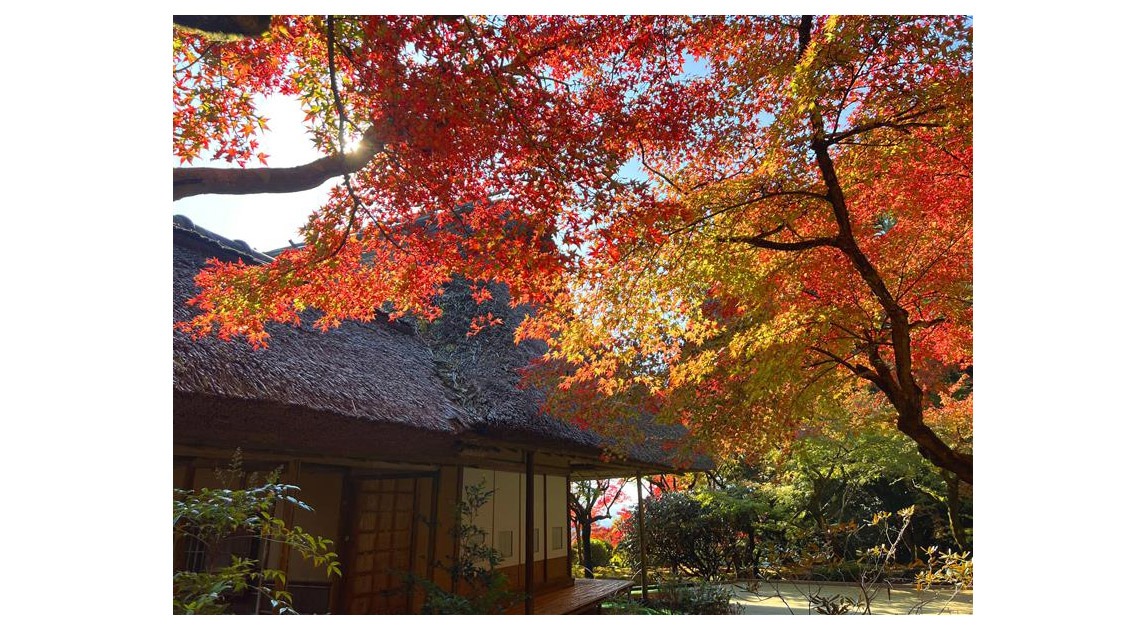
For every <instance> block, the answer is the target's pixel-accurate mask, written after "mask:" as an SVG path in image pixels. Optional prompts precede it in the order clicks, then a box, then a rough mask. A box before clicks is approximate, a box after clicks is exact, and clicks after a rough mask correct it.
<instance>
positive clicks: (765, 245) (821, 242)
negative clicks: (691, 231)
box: [716, 232, 839, 252]
mask: <svg viewBox="0 0 1145 630" xmlns="http://www.w3.org/2000/svg"><path fill="white" fill-rule="evenodd" d="M770 234H774V232H770V233H769V232H761V233H759V234H756V235H755V236H728V237H724V238H717V239H716V240H717V241H719V242H721V243H744V244H747V245H751V246H752V247H758V248H760V249H770V250H774V251H780V252H801V251H804V250H807V249H814V248H816V247H838V246H839V245H838V243H837V241H836V238H835V237H826V236H824V237H820V238H812V239H808V240H805V241H795V242H793V243H784V242H781V241H769V240H767V237H768V236H769V235H770Z"/></svg>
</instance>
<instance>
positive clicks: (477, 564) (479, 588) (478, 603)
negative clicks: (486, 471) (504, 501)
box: [410, 483, 517, 615]
mask: <svg viewBox="0 0 1145 630" xmlns="http://www.w3.org/2000/svg"><path fill="white" fill-rule="evenodd" d="M492 496H493V491H492V490H486V489H485V485H484V483H479V484H476V485H470V486H466V487H465V496H464V497H463V498H462V500H461V501H460V502H458V504H457V506H456V507H455V508H454V526H453V528H451V529H450V532H451V533H452V534H453V535H454V536H456V537H457V540H458V541H459V542H460V551H459V553H458V555H457V558H455V559H454V561H453V564H452V565H441V564H439V565H438V566H439V567H441V568H445V569H446V570H448V571H449V574H450V576H451V577H452V579H453V582H454V583H455V584H457V585H458V586H459V587H460V590H461V593H451V592H449V591H446V590H445V589H443V588H441V587H440V586H438V585H437V584H435V583H434V582H432V581H430V580H426V579H425V578H421V577H418V576H411V578H410V580H411V581H412V582H413V584H414V585H415V586H419V587H421V588H422V589H424V590H425V592H426V597H425V604H424V606H423V607H422V613H425V614H434V615H486V614H492V613H499V612H502V611H504V610H505V609H506V608H508V607H509V606H511V605H512V604H514V603H516V601H517V595H515V594H514V593H513V592H512V591H510V590H509V578H508V577H506V576H505V574H503V573H500V572H498V571H497V565H498V564H500V562H501V560H502V558H501V553H500V552H499V551H497V550H496V549H493V548H492V547H490V546H489V545H487V544H486V543H485V540H486V538H487V536H486V532H485V531H484V530H483V529H481V528H480V527H478V526H477V525H476V520H477V513H478V511H479V510H480V509H481V506H483V505H485V504H486V503H488V502H489V498H490V497H492Z"/></svg>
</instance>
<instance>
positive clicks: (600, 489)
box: [569, 479, 628, 578]
mask: <svg viewBox="0 0 1145 630" xmlns="http://www.w3.org/2000/svg"><path fill="white" fill-rule="evenodd" d="M627 482H628V479H595V480H585V481H573V482H572V492H571V493H570V497H569V513H570V514H571V515H572V521H573V527H574V530H575V531H576V543H577V549H579V550H580V554H581V559H580V561H581V566H583V567H584V576H585V577H586V578H591V577H593V571H592V570H593V567H594V566H596V564H595V559H594V558H593V555H592V551H591V550H592V532H593V524H594V523H597V522H599V521H603V520H605V519H608V518H612V509H613V508H614V507H615V506H616V504H617V502H618V501H622V500H624V498H625V495H624V492H623V489H624V484H626V483H627Z"/></svg>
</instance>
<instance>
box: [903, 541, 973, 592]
mask: <svg viewBox="0 0 1145 630" xmlns="http://www.w3.org/2000/svg"><path fill="white" fill-rule="evenodd" d="M926 554H927V560H926V569H925V570H923V571H922V572H921V573H919V574H918V575H917V576H916V577H915V580H914V583H915V588H917V589H918V590H920V591H921V590H929V589H930V587H932V586H936V585H938V586H953V587H954V588H955V589H957V590H962V589H967V588H974V560H973V559H971V557H970V552H969V551H964V552H961V553H957V552H954V551H950V550H949V549H948V550H946V551H945V552H939V551H938V548H937V547H930V548H929V549H927V550H926Z"/></svg>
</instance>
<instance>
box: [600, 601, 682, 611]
mask: <svg viewBox="0 0 1145 630" xmlns="http://www.w3.org/2000/svg"><path fill="white" fill-rule="evenodd" d="M600 612H601V613H602V614H605V615H667V614H669V613H667V612H665V611H663V610H660V609H659V608H653V607H651V606H645V605H644V604H642V603H640V602H638V601H633V600H631V599H628V598H627V597H624V598H616V599H610V600H608V601H606V602H604V603H603V604H601V605H600Z"/></svg>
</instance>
